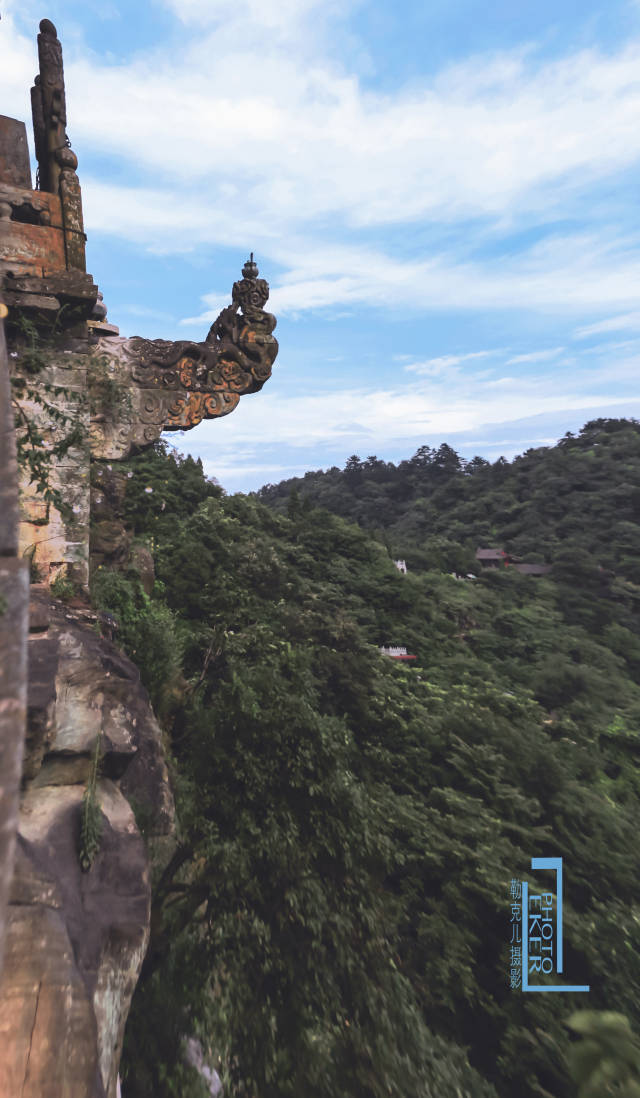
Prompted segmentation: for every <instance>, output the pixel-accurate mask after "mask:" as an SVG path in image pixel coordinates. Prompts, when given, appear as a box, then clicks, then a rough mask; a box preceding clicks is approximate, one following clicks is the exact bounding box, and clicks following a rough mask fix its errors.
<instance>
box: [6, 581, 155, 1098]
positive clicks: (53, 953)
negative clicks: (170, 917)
mask: <svg viewBox="0 0 640 1098" xmlns="http://www.w3.org/2000/svg"><path fill="white" fill-rule="evenodd" d="M31 620H32V623H33V625H34V626H35V629H34V632H32V634H31V636H30V643H29V648H30V687H29V696H28V705H29V722H28V741H27V756H26V766H25V789H24V793H23V797H22V804H21V811H20V822H19V840H18V856H17V862H16V871H15V873H14V878H13V883H12V889H11V896H10V905H9V909H8V929H7V940H6V960H5V969H4V973H3V976H2V980H1V981H0V1095H2V1098H14V1096H15V1098H115V1096H116V1092H117V1073H118V1065H119V1061H120V1053H121V1049H122V1039H123V1035H124V1026H125V1022H126V1018H127V1014H128V1010H129V1005H130V1002H131V997H132V995H133V991H134V988H135V985H136V982H137V979H138V975H139V972H140V967H141V965H142V961H143V958H144V954H145V950H146V947H147V943H148V935H149V914H150V879H149V875H150V871H149V859H148V853H147V848H146V846H145V842H144V840H143V839H142V836H141V835H140V832H139V829H138V827H137V824H136V819H135V816H134V813H133V811H132V808H131V805H130V804H129V802H128V800H127V797H125V793H124V791H123V787H125V788H126V791H127V796H130V797H131V799H132V801H133V803H135V805H136V811H138V810H139V809H141V810H143V812H144V817H145V822H146V832H147V835H151V836H152V837H153V836H155V837H156V839H157V840H163V841H164V842H168V841H170V835H171V831H172V826H173V802H172V797H171V792H170V788H169V781H168V775H167V770H166V766H165V763H164V759H163V753H162V741H161V733H160V729H159V726H158V724H157V722H156V720H155V717H154V715H153V712H152V710H151V707H150V705H149V701H148V698H147V695H146V692H145V691H144V689H143V687H142V686H141V684H140V680H139V675H138V671H137V670H136V668H135V667H134V666H133V664H132V663H131V662H130V661H129V660H127V659H126V658H125V657H124V656H123V655H122V654H121V653H120V652H119V651H118V650H117V648H116V647H115V646H114V645H113V644H111V643H110V642H109V641H107V640H105V639H104V638H102V637H100V636H99V635H98V633H97V632H96V631H95V615H93V614H92V613H91V612H90V611H88V610H82V609H74V610H71V609H69V608H67V607H64V606H62V604H60V603H51V604H50V603H49V602H48V600H47V596H46V595H45V594H44V593H42V592H36V593H35V597H34V598H33V601H32V615H31ZM98 735H99V736H100V737H101V744H102V750H101V754H102V759H103V761H102V766H101V777H100V779H99V781H98V790H97V791H98V801H99V804H100V809H101V812H102V836H101V843H100V849H99V852H98V854H97V856H96V858H95V860H94V862H93V865H92V866H91V869H90V870H89V871H88V872H87V873H83V872H82V871H81V868H80V863H79V858H78V842H79V833H80V811H81V804H82V797H83V794H84V790H85V786H86V781H87V778H88V775H89V772H90V768H91V759H92V753H93V750H94V747H95V743H96V737H97V736H98Z"/></svg>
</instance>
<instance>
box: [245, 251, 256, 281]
mask: <svg viewBox="0 0 640 1098" xmlns="http://www.w3.org/2000/svg"><path fill="white" fill-rule="evenodd" d="M259 274H260V271H259V270H258V267H257V264H255V263H254V261H253V252H251V256H250V258H249V259H248V260H247V262H246V263H245V265H244V267H243V268H242V277H243V278H257V277H258V275H259Z"/></svg>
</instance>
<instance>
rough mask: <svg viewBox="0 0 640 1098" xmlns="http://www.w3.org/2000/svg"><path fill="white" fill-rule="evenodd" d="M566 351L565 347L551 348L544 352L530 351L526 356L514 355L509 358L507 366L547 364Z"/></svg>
mask: <svg viewBox="0 0 640 1098" xmlns="http://www.w3.org/2000/svg"><path fill="white" fill-rule="evenodd" d="M563 351H564V347H551V348H549V349H547V350H544V351H528V352H527V354H524V355H514V356H513V358H508V359H507V362H506V365H507V366H515V365H516V364H517V363H520V362H547V361H548V360H549V359H551V358H557V357H558V355H561V354H562V352H563Z"/></svg>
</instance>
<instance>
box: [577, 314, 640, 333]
mask: <svg viewBox="0 0 640 1098" xmlns="http://www.w3.org/2000/svg"><path fill="white" fill-rule="evenodd" d="M627 330H628V331H633V332H640V312H635V313H625V314H624V315H623V316H611V317H609V318H608V319H607V320H599V321H597V323H595V324H588V325H587V326H586V327H584V328H577V329H576V331H575V332H574V336H575V338H576V339H588V337H589V336H592V335H602V334H603V333H605V332H622V331H627Z"/></svg>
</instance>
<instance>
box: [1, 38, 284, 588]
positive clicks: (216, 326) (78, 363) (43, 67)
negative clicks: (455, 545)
mask: <svg viewBox="0 0 640 1098" xmlns="http://www.w3.org/2000/svg"><path fill="white" fill-rule="evenodd" d="M38 59H39V71H38V75H37V76H36V77H35V80H34V84H33V87H32V89H31V107H32V114H33V135H34V147H35V155H36V161H37V171H36V179H35V186H34V185H33V182H32V175H31V165H30V159H29V149H28V142H27V131H26V127H25V124H24V122H22V121H19V120H18V119H15V118H8V117H6V116H0V292H1V294H2V300H3V301H4V303H5V304H6V307H7V310H8V316H7V320H6V324H7V335H8V340H9V344H10V347H9V349H10V351H11V353H12V360H13V367H12V368H13V370H14V373H17V374H20V371H21V370H23V372H24V369H23V368H24V365H25V362H24V361H23V360H25V353H28V348H27V346H26V344H27V342H28V340H27V339H26V337H25V334H24V333H25V327H24V320H25V318H26V320H27V321H28V322H29V325H30V326H29V328H28V330H29V331H30V332H33V331H34V330H36V331H38V332H42V334H43V339H44V343H43V347H44V346H45V344H46V351H45V355H44V358H45V360H46V361H47V367H46V369H44V370H43V371H42V374H41V376H39V377H33V376H31V378H30V386H31V395H32V399H31V400H30V402H26V401H24V400H23V401H22V407H21V412H22V415H23V417H26V419H33V421H34V422H36V423H37V430H38V433H39V437H40V438H41V439H43V445H44V446H45V448H48V449H49V450H50V451H52V452H53V454H54V457H53V458H52V459H51V469H52V480H53V487H54V488H56V490H58V489H59V490H60V491H61V492H62V494H63V495H64V496H65V498H66V499H67V501H68V503H69V511H70V513H71V512H73V516H74V517H73V518H72V519H63V518H62V516H61V514H59V513H58V512H57V511H56V509H55V507H54V506H53V505H51V504H50V501H48V502H46V503H45V502H44V501H43V500H42V499H40V498H38V496H37V493H36V492H35V491H34V489H33V486H31V487H28V486H27V485H26V484H25V485H24V486H23V493H22V509H23V523H22V533H21V539H22V544H23V545H24V546H25V550H26V549H28V550H29V553H30V554H31V559H32V561H33V562H34V564H35V565H36V566H38V567H39V569H40V571H41V572H43V573H44V576H45V578H48V580H49V581H50V580H51V578H52V577H54V576H55V575H57V574H59V573H60V571H61V569H63V568H67V570H68V571H69V572H70V573H71V572H73V574H75V575H76V577H78V579H79V582H80V583H81V584H83V585H85V584H86V581H87V576H88V558H89V546H88V542H89V527H90V517H91V515H92V514H93V511H92V507H90V503H89V490H88V485H89V481H90V477H89V469H88V464H87V463H88V462H89V461H90V460H91V461H93V462H96V461H97V462H100V461H119V460H123V459H125V458H127V457H129V456H130V455H131V454H133V453H135V452H137V451H139V450H141V449H144V448H145V447H147V446H150V445H152V444H153V443H154V442H155V441H156V440H157V439H158V438H159V437H160V435H161V433H162V432H163V431H166V430H168V431H175V430H183V431H184V430H189V429H190V428H192V427H195V426H196V425H197V424H198V423H200V422H201V421H202V420H204V419H215V418H218V417H220V416H224V415H228V413H229V412H232V411H233V410H234V408H236V407H237V405H238V403H239V401H240V397H241V396H244V395H247V394H251V393H256V392H258V391H259V390H260V389H261V388H262V386H263V385H264V384H265V382H266V381H267V380H268V378H269V377H270V376H271V370H272V367H273V363H274V361H275V358H276V355H277V353H278V343H277V340H276V338H275V336H274V334H273V333H274V329H275V327H276V318H275V316H273V314H272V313H269V312H267V311H266V310H265V305H266V302H267V300H268V298H269V285H268V283H267V282H266V281H265V279H264V278H260V277H259V275H260V272H259V270H258V267H257V264H256V263H255V261H254V258H253V253H251V255H250V258H249V259H248V260H247V261H246V262H245V264H244V267H243V268H242V275H241V277H240V278H239V279H238V281H237V282H235V283H234V284H233V289H232V292H231V302H230V304H229V305H227V306H226V308H224V309H223V310H222V312H221V313H220V314H219V316H218V317H217V318H216V319H215V321H214V323H213V324H212V325H211V328H210V329H209V332H208V334H207V335H206V337H205V338H204V339H203V340H202V341H201V342H193V341H188V340H179V341H168V340H160V339H156V340H150V339H143V338H140V337H133V338H124V337H121V336H120V334H119V330H118V328H117V327H116V326H115V325H113V324H111V323H109V322H108V321H107V310H106V306H105V304H104V302H103V300H102V294H101V293H100V292H99V290H98V287H97V285H96V284H95V283H94V281H93V279H92V277H91V275H89V274H87V271H86V260H85V244H86V239H87V238H86V235H85V231H84V220H83V213H82V192H81V188H80V182H79V178H78V173H77V167H78V159H77V157H76V154H75V152H74V151H73V149H72V148H71V142H70V139H69V135H68V132H67V106H66V98H65V85H64V70H63V63H62V47H61V44H60V41H59V39H58V34H57V31H56V28H55V26H54V25H53V23H52V22H51V21H50V20H49V19H43V20H42V22H41V23H40V33H39V34H38ZM21 325H22V327H21ZM52 333H53V337H52ZM47 356H48V357H47ZM40 361H41V362H42V356H40ZM32 373H33V371H31V374H32ZM38 386H40V391H41V393H42V394H45V393H47V394H50V393H51V392H52V386H53V388H54V389H55V390H56V392H57V394H58V396H57V397H56V399H57V400H58V403H60V401H62V405H64V404H65V400H66V401H67V404H66V406H64V407H63V406H62V405H61V406H60V407H59V408H57V409H56V408H53V409H52V405H51V403H50V402H49V403H48V401H47V399H46V398H44V399H42V400H40V401H39V400H38V399H37V397H36V398H34V397H33V392H34V389H35V391H36V392H37V391H38ZM23 389H24V386H23ZM63 392H67V393H68V394H69V395H68V398H67V397H63V396H60V395H59V394H61V393H63ZM47 408H49V409H50V410H51V416H53V418H51V416H48V412H47ZM61 413H62V415H63V418H64V415H65V414H66V415H67V419H68V420H69V421H71V420H73V422H74V424H75V426H76V427H77V429H78V430H80V431H81V432H82V436H83V438H86V439H87V441H88V443H89V446H77V447H76V448H75V449H73V450H69V451H68V453H67V452H66V451H65V454H66V456H65V457H64V459H62V458H61V460H60V461H59V462H58V464H57V465H56V458H55V454H56V453H57V452H62V449H64V448H63V447H62V448H61V447H60V445H59V443H60V430H59V429H58V428H59V427H60V414H61ZM56 416H57V417H58V422H57V423H56V421H55V420H56ZM56 431H57V434H56ZM85 465H86V468H85Z"/></svg>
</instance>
